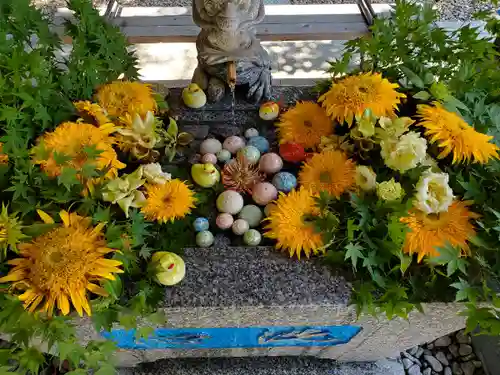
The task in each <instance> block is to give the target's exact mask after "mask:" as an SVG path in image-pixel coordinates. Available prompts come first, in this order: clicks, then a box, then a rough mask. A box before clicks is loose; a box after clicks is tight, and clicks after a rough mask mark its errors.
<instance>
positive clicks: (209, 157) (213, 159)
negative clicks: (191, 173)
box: [201, 152, 217, 164]
mask: <svg viewBox="0 0 500 375" xmlns="http://www.w3.org/2000/svg"><path fill="white" fill-rule="evenodd" d="M201 162H202V163H205V164H207V163H209V164H217V156H215V155H214V154H212V153H210V152H209V153H207V154H205V155H203V156H202V157H201Z"/></svg>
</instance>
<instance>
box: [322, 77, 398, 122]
mask: <svg viewBox="0 0 500 375" xmlns="http://www.w3.org/2000/svg"><path fill="white" fill-rule="evenodd" d="M398 87H399V86H398V85H397V84H395V83H390V82H389V81H388V80H387V79H385V78H382V75H381V74H380V73H364V74H358V75H352V76H348V77H345V78H342V79H340V80H338V81H337V82H334V83H333V84H332V87H331V88H330V90H329V91H328V92H327V93H326V94H324V95H322V96H321V97H320V98H319V102H322V103H323V107H324V108H326V112H327V114H328V116H330V117H332V118H333V119H334V120H337V121H338V122H339V123H340V124H342V123H344V121H345V122H347V124H348V125H349V126H352V123H353V120H354V118H355V117H356V116H361V115H363V113H364V112H365V110H366V109H370V111H371V113H372V114H373V115H374V116H376V117H382V116H386V117H393V116H394V109H395V108H397V106H398V104H399V103H400V102H401V98H405V97H406V96H405V95H404V94H401V93H399V92H397V91H396V90H395V89H397V88H398Z"/></svg>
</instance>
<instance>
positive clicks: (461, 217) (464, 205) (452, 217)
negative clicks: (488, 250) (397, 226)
mask: <svg viewBox="0 0 500 375" xmlns="http://www.w3.org/2000/svg"><path fill="white" fill-rule="evenodd" d="M469 205H470V202H464V201H454V202H453V203H452V205H451V206H450V207H449V208H448V211H446V212H441V213H439V214H429V215H426V214H425V213H424V212H422V211H419V210H412V211H411V212H410V213H409V215H408V216H406V217H402V218H401V219H400V220H401V222H402V223H405V224H406V225H407V226H408V228H409V229H410V231H409V232H408V233H407V234H406V238H405V243H404V247H403V250H404V252H406V253H408V254H414V253H417V254H418V261H419V262H420V261H421V260H422V259H423V257H424V256H431V257H435V256H439V251H438V249H437V248H439V247H443V246H445V245H446V244H447V243H449V244H450V245H452V246H458V247H459V248H460V249H462V252H463V253H464V254H468V253H469V245H468V244H467V240H468V239H469V238H470V237H473V236H474V235H475V234H476V231H475V229H474V226H473V224H472V223H471V222H470V220H471V219H477V218H478V217H479V215H478V214H477V213H475V212H472V211H469V208H468V206H469Z"/></svg>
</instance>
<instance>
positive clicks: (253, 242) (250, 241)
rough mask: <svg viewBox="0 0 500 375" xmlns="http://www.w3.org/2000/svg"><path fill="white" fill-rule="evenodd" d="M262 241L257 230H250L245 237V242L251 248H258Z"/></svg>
mask: <svg viewBox="0 0 500 375" xmlns="http://www.w3.org/2000/svg"><path fill="white" fill-rule="evenodd" d="M261 240H262V236H261V234H260V233H259V231H257V230H255V229H250V230H248V231H246V232H245V234H244V235H243V241H244V242H245V243H246V244H247V245H249V246H257V245H258V244H260V241H261Z"/></svg>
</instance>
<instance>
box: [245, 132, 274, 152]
mask: <svg viewBox="0 0 500 375" xmlns="http://www.w3.org/2000/svg"><path fill="white" fill-rule="evenodd" d="M247 146H254V147H255V148H257V150H259V151H260V153H261V154H263V153H264V152H268V151H269V141H268V140H267V139H265V138H264V137H261V136H260V135H258V136H256V137H252V138H250V139H249V140H248V142H247Z"/></svg>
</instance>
